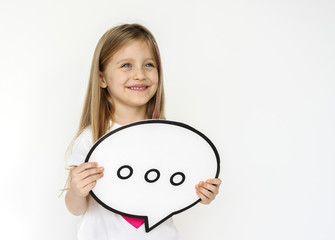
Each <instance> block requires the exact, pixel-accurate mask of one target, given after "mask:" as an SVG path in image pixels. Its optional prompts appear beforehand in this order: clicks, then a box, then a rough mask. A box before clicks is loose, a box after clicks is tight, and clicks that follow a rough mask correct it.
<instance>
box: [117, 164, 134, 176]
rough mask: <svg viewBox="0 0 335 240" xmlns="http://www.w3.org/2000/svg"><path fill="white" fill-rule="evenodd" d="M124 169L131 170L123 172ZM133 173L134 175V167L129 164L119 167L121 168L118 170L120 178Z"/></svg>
mask: <svg viewBox="0 0 335 240" xmlns="http://www.w3.org/2000/svg"><path fill="white" fill-rule="evenodd" d="M124 169H128V170H129V171H128V172H125V171H123V172H121V171H122V170H124ZM131 175H133V168H132V167H131V166H129V165H124V166H122V167H120V168H119V170H117V176H118V177H119V178H120V179H123V180H124V179H128V178H130V177H131Z"/></svg>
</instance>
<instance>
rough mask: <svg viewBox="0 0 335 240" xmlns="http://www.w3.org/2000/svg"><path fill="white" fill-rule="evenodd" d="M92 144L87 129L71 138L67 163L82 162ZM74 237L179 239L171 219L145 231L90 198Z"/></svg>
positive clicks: (95, 239)
mask: <svg viewBox="0 0 335 240" xmlns="http://www.w3.org/2000/svg"><path fill="white" fill-rule="evenodd" d="M118 127H120V125H118V124H114V126H113V128H112V130H113V129H116V128H118ZM92 145H93V139H92V130H91V128H87V129H85V130H84V131H83V132H82V133H81V134H80V135H79V137H78V138H77V139H76V140H75V142H74V145H73V149H72V152H71V154H70V156H69V157H68V165H69V166H78V165H80V164H81V163H83V162H84V161H85V158H86V155H87V153H88V152H89V150H90V148H91V147H92ZM77 237H78V240H114V239H115V240H179V235H178V231H177V229H176V227H175V225H174V224H173V220H172V218H170V219H168V220H166V221H165V222H163V223H162V224H160V225H159V226H157V227H156V228H154V229H153V230H151V231H150V232H149V233H147V232H145V227H144V224H143V225H142V226H140V227H139V228H138V229H136V228H135V227H133V226H132V225H131V224H130V223H128V222H127V221H126V220H125V219H124V218H123V217H122V216H121V215H118V214H116V213H113V212H111V211H109V210H107V209H105V208H104V207H102V206H101V205H100V204H98V203H97V202H96V201H95V199H94V198H92V197H90V201H89V206H88V209H87V211H86V212H85V213H84V214H83V215H82V216H81V219H80V222H79V225H78V235H77Z"/></svg>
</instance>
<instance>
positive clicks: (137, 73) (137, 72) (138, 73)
mask: <svg viewBox="0 0 335 240" xmlns="http://www.w3.org/2000/svg"><path fill="white" fill-rule="evenodd" d="M133 78H134V79H135V80H143V79H145V74H144V71H143V69H142V68H136V69H134V72H133Z"/></svg>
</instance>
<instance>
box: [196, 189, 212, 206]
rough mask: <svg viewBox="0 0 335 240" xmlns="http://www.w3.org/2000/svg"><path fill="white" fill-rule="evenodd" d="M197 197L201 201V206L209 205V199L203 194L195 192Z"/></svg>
mask: <svg viewBox="0 0 335 240" xmlns="http://www.w3.org/2000/svg"><path fill="white" fill-rule="evenodd" d="M196 193H197V195H198V196H199V198H200V199H201V201H200V202H201V203H203V204H209V203H210V202H211V201H210V199H209V198H208V197H207V196H205V195H204V194H203V193H201V192H199V191H196Z"/></svg>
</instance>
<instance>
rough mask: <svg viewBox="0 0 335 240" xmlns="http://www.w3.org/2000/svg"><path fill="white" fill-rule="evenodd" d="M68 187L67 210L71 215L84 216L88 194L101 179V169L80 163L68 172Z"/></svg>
mask: <svg viewBox="0 0 335 240" xmlns="http://www.w3.org/2000/svg"><path fill="white" fill-rule="evenodd" d="M69 174H70V187H69V190H68V191H67V193H66V196H65V204H66V207H67V209H68V210H69V211H70V212H71V213H72V214H73V215H76V216H78V215H81V214H84V213H85V212H86V210H87V207H88V197H89V195H88V194H89V192H90V191H91V190H92V189H93V188H94V186H95V184H96V181H97V180H98V179H100V178H101V177H103V168H102V167H98V164H97V163H95V162H86V163H82V164H80V165H79V166H77V167H75V168H73V169H72V170H71V171H70V173H69Z"/></svg>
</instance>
